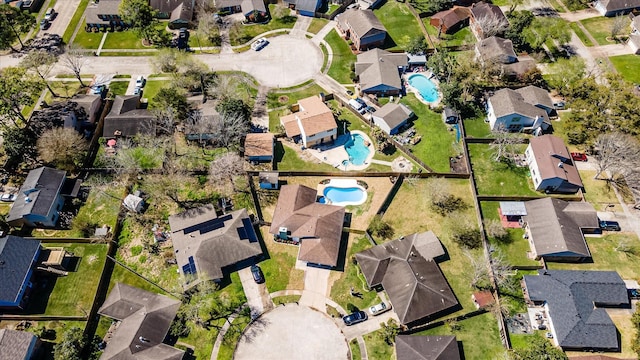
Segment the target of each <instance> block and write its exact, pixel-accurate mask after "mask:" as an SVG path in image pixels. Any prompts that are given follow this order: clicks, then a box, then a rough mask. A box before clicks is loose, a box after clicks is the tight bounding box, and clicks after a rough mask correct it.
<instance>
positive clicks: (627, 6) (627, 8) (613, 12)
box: [594, 0, 640, 16]
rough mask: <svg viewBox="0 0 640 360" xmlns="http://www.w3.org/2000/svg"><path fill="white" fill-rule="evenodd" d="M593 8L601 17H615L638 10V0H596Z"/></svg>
mask: <svg viewBox="0 0 640 360" xmlns="http://www.w3.org/2000/svg"><path fill="white" fill-rule="evenodd" d="M594 7H595V9H596V10H598V12H600V14H602V16H617V15H623V14H628V13H630V12H631V11H633V10H640V0H596V2H595V6H594Z"/></svg>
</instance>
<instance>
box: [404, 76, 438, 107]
mask: <svg viewBox="0 0 640 360" xmlns="http://www.w3.org/2000/svg"><path fill="white" fill-rule="evenodd" d="M416 74H419V75H422V76H425V77H426V78H427V79H429V80H431V82H433V84H434V85H435V86H436V88H437V89H438V100H436V101H434V102H428V101H426V100H425V99H423V98H422V95H420V92H419V91H418V89H416V88H414V87H413V86H411V84H409V77H410V76H411V75H416ZM402 80H403V81H404V86H405V88H406V89H407V92H411V93H413V94H414V95H415V96H416V98H417V99H418V100H420V102H422V103H423V104H425V105H428V106H429V107H431V108H434V107H436V106H438V105H440V102H441V101H442V92H440V82H439V81H438V79H436V78H435V77H434V76H433V72H432V71H431V70H428V71H423V72H408V73H405V74H403V75H402Z"/></svg>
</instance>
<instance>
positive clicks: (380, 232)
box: [367, 215, 394, 239]
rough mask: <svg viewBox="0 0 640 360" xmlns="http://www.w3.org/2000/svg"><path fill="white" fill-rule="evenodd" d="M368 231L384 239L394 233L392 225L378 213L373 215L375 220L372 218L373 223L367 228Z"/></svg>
mask: <svg viewBox="0 0 640 360" xmlns="http://www.w3.org/2000/svg"><path fill="white" fill-rule="evenodd" d="M367 231H369V232H370V233H372V234H374V235H375V236H378V237H381V238H383V239H390V238H391V237H392V236H393V234H394V231H393V228H392V227H391V225H389V224H388V223H387V222H385V221H384V220H382V216H380V215H376V216H374V217H373V220H371V224H370V225H369V227H368V228H367Z"/></svg>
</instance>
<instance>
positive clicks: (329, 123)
mask: <svg viewBox="0 0 640 360" xmlns="http://www.w3.org/2000/svg"><path fill="white" fill-rule="evenodd" d="M298 105H299V106H300V111H298V112H295V113H293V114H290V115H286V116H283V117H281V118H280V123H281V124H282V125H283V126H284V128H285V131H286V133H287V137H294V136H298V135H300V134H301V133H302V132H301V129H300V125H301V126H302V128H303V129H304V132H305V134H307V136H311V135H313V134H318V133H321V132H323V131H328V130H331V129H334V128H337V127H338V125H337V124H336V120H335V119H334V117H333V112H331V109H330V108H329V107H328V106H327V105H326V104H325V103H324V102H322V99H321V98H320V97H319V96H311V97H308V98H305V99H301V100H298ZM298 120H299V123H298Z"/></svg>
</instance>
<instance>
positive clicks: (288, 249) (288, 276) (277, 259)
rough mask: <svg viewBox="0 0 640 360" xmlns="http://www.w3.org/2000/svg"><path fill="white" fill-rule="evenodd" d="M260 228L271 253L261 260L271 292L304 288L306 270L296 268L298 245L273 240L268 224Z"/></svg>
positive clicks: (261, 266)
mask: <svg viewBox="0 0 640 360" xmlns="http://www.w3.org/2000/svg"><path fill="white" fill-rule="evenodd" d="M260 230H261V232H262V238H263V239H264V244H265V246H266V248H267V251H268V253H269V254H268V257H267V256H265V258H267V259H266V260H263V261H262V262H260V268H262V272H263V273H264V278H265V279H266V285H267V289H268V290H269V293H273V292H276V291H280V290H302V289H303V288H304V271H302V270H299V269H296V268H295V265H296V259H297V258H298V247H297V246H295V245H288V244H282V243H277V242H275V241H273V235H271V234H269V228H268V227H266V226H264V227H262V228H260Z"/></svg>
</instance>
